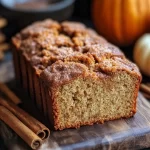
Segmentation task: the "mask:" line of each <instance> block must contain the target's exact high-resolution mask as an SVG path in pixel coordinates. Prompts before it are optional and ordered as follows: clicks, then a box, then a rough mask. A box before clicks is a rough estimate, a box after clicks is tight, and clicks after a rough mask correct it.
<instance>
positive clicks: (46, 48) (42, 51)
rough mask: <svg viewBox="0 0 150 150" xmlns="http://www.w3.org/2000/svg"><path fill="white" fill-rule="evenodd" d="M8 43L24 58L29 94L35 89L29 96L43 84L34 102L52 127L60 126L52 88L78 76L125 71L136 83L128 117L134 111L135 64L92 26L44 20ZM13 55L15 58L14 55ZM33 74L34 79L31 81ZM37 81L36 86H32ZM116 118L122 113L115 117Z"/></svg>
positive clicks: (139, 79)
mask: <svg viewBox="0 0 150 150" xmlns="http://www.w3.org/2000/svg"><path fill="white" fill-rule="evenodd" d="M12 42H13V45H14V46H15V48H16V52H17V53H18V52H19V54H20V55H21V54H22V56H23V57H24V58H25V60H26V63H27V75H28V78H29V79H28V80H29V81H28V82H29V85H28V86H29V89H30V94H31V95H32V92H33V90H34V88H35V93H34V94H35V95H34V94H33V95H32V97H33V98H36V97H37V95H36V92H37V89H40V88H45V87H47V91H45V90H42V91H39V94H40V95H39V96H38V98H36V103H37V104H39V105H40V107H43V108H42V109H44V110H43V111H44V113H45V114H48V116H49V119H50V120H51V121H52V122H53V121H54V125H55V128H56V129H63V127H61V126H59V122H58V115H57V114H58V113H59V109H58V108H57V104H56V102H55V99H56V91H57V89H58V87H60V86H61V85H63V84H66V83H69V82H71V81H72V80H74V79H76V78H78V77H79V76H82V77H87V76H91V77H93V78H103V79H106V78H108V77H111V76H112V75H113V74H115V73H116V72H119V71H125V72H127V73H128V74H131V75H132V76H134V77H136V78H137V79H138V81H139V82H138V83H136V89H135V93H134V95H135V96H134V97H135V105H134V108H133V112H132V114H131V115H129V116H132V115H133V114H134V113H135V112H136V98H137V93H138V89H139V84H140V82H141V75H140V73H139V70H138V68H137V66H136V65H135V64H133V63H131V62H130V61H129V60H127V59H126V58H125V56H124V54H123V53H122V52H121V51H120V50H119V48H117V47H116V46H114V45H112V44H110V43H108V42H107V41H106V40H105V39H104V38H102V37H100V36H99V35H98V34H97V33H96V32H95V31H93V30H92V29H89V28H87V27H86V26H84V25H83V24H81V23H77V22H63V23H60V24H59V23H58V22H56V21H53V20H50V19H48V20H45V21H43V22H37V23H34V24H32V25H31V26H29V27H27V28H25V29H24V30H22V31H21V32H20V33H19V34H17V35H16V36H15V37H14V38H13V39H12ZM14 56H15V58H16V54H15V55H14ZM15 64H16V63H15ZM16 67H17V65H16ZM29 68H32V69H29ZM31 70H32V71H31ZM18 74H19V73H18ZM34 76H36V77H37V78H36V79H37V80H38V81H37V80H36V81H35V80H33V81H31V80H32V79H33V78H34ZM30 82H33V83H32V84H31V83H30ZM37 83H38V88H37V89H36V86H37ZM41 83H42V84H43V86H42V85H41ZM39 84H40V85H39ZM25 86H26V84H25ZM41 86H42V87H41ZM48 90H49V91H48ZM40 92H41V93H40ZM45 95H46V96H45ZM44 97H46V98H44ZM43 99H46V103H47V104H48V105H50V106H51V109H50V110H49V111H48V112H46V105H45V104H44V100H43ZM129 116H125V117H129ZM120 117H122V116H118V118H120ZM113 119H117V118H110V120H113ZM103 121H105V119H104V120H98V121H97V120H93V121H91V122H86V123H83V124H82V123H77V124H74V125H73V126H72V125H69V124H68V125H67V126H66V127H67V128H70V127H79V126H80V125H84V124H85V125H87V124H93V123H95V122H103Z"/></svg>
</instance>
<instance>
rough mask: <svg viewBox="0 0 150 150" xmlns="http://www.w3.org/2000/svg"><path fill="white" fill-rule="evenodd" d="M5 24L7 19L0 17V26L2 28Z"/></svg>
mask: <svg viewBox="0 0 150 150" xmlns="http://www.w3.org/2000/svg"><path fill="white" fill-rule="evenodd" d="M6 25H7V20H6V19H5V18H2V17H0V28H3V27H5V26H6Z"/></svg>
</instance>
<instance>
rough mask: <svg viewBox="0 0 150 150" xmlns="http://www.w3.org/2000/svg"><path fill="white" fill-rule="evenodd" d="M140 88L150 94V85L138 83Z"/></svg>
mask: <svg viewBox="0 0 150 150" xmlns="http://www.w3.org/2000/svg"><path fill="white" fill-rule="evenodd" d="M140 90H141V91H143V92H145V93H147V94H149V95H150V87H149V86H147V85H145V84H143V83H142V84H141V85H140Z"/></svg>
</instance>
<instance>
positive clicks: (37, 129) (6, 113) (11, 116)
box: [0, 83, 50, 149]
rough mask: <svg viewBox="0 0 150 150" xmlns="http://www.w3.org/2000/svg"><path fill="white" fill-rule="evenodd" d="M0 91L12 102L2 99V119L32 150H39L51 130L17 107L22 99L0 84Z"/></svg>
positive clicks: (0, 105)
mask: <svg viewBox="0 0 150 150" xmlns="http://www.w3.org/2000/svg"><path fill="white" fill-rule="evenodd" d="M0 91H1V92H3V93H4V94H5V95H6V96H7V97H8V98H9V99H10V100H11V101H10V100H5V99H3V98H1V97H0V119H1V120H2V121H3V122H4V123H6V124H7V125H8V126H9V127H10V128H12V129H13V130H14V131H15V132H16V133H17V134H18V135H19V136H20V137H21V138H22V139H23V140H24V141H25V142H26V143H27V144H28V145H29V146H30V147H31V148H32V149H37V148H39V147H40V146H41V144H42V142H43V141H44V140H46V139H47V138H48V137H49V135H50V131H49V129H48V128H47V127H46V126H45V125H43V124H42V123H40V122H39V121H38V120H36V119H35V118H33V117H32V116H30V115H29V114H28V113H27V112H25V111H24V110H22V109H21V108H19V107H18V106H17V104H19V103H21V101H20V99H19V98H18V97H17V96H16V95H15V94H14V93H13V92H12V91H11V90H10V89H9V88H8V87H7V86H6V85H5V84H2V83H0Z"/></svg>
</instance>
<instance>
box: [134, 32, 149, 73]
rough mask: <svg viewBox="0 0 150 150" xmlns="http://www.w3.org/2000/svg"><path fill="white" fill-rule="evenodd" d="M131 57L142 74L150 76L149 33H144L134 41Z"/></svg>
mask: <svg viewBox="0 0 150 150" xmlns="http://www.w3.org/2000/svg"><path fill="white" fill-rule="evenodd" d="M133 58H134V61H135V63H136V64H137V65H138V66H139V68H140V70H141V71H142V72H143V74H145V75H147V76H150V34H144V35H143V36H142V37H141V38H140V39H139V40H138V41H137V42H136V44H135V47H134V53H133Z"/></svg>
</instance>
